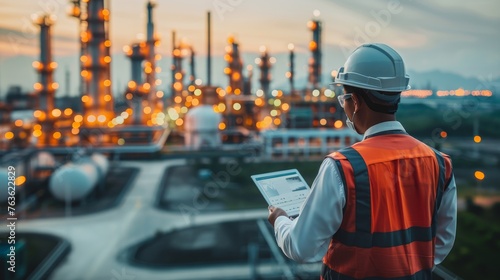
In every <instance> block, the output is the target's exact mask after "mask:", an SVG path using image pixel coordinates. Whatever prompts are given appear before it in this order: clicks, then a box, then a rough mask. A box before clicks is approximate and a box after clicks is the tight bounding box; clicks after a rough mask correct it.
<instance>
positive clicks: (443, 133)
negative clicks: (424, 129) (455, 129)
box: [439, 130, 448, 138]
mask: <svg viewBox="0 0 500 280" xmlns="http://www.w3.org/2000/svg"><path fill="white" fill-rule="evenodd" d="M439 135H440V136H441V138H446V137H447V136H448V133H446V131H444V130H443V131H441V133H439Z"/></svg>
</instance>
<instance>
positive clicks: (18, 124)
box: [14, 120, 23, 127]
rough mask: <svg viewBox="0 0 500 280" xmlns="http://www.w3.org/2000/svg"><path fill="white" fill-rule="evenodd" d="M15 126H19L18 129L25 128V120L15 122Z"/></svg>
mask: <svg viewBox="0 0 500 280" xmlns="http://www.w3.org/2000/svg"><path fill="white" fill-rule="evenodd" d="M14 125H15V126H18V127H21V126H23V120H16V121H15V122H14Z"/></svg>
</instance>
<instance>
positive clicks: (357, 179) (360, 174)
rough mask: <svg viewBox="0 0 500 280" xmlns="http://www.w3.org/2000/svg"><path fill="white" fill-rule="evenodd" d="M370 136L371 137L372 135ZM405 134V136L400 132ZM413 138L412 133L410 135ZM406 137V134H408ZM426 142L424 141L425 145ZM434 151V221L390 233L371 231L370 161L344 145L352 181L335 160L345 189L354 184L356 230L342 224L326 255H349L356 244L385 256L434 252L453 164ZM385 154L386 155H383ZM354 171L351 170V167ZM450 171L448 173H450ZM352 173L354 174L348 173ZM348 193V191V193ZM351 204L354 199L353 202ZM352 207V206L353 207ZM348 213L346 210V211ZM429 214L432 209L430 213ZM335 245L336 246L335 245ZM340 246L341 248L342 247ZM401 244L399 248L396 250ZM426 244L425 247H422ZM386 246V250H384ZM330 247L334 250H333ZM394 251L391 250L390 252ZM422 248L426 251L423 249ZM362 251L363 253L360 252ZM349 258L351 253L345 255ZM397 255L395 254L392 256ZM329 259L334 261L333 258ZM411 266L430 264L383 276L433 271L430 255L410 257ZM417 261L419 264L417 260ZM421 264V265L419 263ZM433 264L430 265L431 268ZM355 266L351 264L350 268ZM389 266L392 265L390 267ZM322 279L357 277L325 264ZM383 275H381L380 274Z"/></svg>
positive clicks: (418, 275) (421, 274)
mask: <svg viewBox="0 0 500 280" xmlns="http://www.w3.org/2000/svg"><path fill="white" fill-rule="evenodd" d="M387 134H406V133H402V132H401V131H389V132H386V133H383V134H379V135H387ZM379 135H373V136H379ZM373 136H371V137H373ZM401 136H402V135H401ZM407 137H410V138H411V136H407ZM405 138H406V137H405ZM422 145H423V144H422ZM427 151H428V152H426V153H427V154H429V152H430V151H429V150H427ZM433 151H434V156H435V158H436V161H437V163H438V164H437V165H438V169H439V171H438V176H439V178H438V179H437V182H436V183H437V184H436V186H435V187H436V193H435V194H436V197H435V202H434V209H433V211H432V216H431V219H432V221H431V223H430V227H427V226H426V227H422V226H411V227H409V228H405V229H401V230H395V231H389V232H373V233H372V220H371V219H372V213H371V212H372V206H371V191H370V180H369V172H368V168H367V164H366V162H365V160H364V159H363V157H362V156H361V154H360V153H359V152H358V151H357V150H356V149H354V148H351V147H349V148H345V149H342V150H341V151H339V152H338V153H340V154H341V155H343V156H344V157H345V159H347V161H348V162H349V167H350V168H352V175H353V177H354V178H349V181H348V180H346V178H345V176H351V175H348V174H345V173H346V172H347V171H346V170H344V167H343V166H342V164H340V160H337V159H336V160H335V162H336V163H337V166H338V167H339V171H340V172H341V175H343V176H342V179H343V181H344V188H346V186H347V185H348V184H349V183H350V184H353V185H354V192H355V205H354V209H355V210H354V212H355V218H354V220H353V222H354V224H355V230H354V231H347V230H345V229H344V228H343V227H341V228H340V229H339V230H338V231H337V233H336V234H335V235H334V237H333V238H334V239H335V241H333V240H332V243H331V244H330V248H329V252H328V253H327V256H329V257H332V258H337V257H338V256H337V257H334V255H329V253H330V254H335V251H337V252H343V253H344V254H346V253H347V254H349V250H351V249H349V247H354V248H358V249H354V250H359V251H360V252H365V251H364V250H372V251H374V252H376V253H374V255H377V254H378V255H380V254H381V255H383V254H384V252H386V251H384V250H389V251H387V252H389V253H391V252H393V253H394V252H395V253H397V252H401V251H402V252H406V250H409V252H412V250H416V252H419V253H422V252H424V255H425V252H429V254H431V255H432V256H433V255H434V253H433V252H434V248H433V246H432V247H431V246H429V245H427V244H431V243H432V244H433V239H434V237H435V236H436V219H437V211H438V209H439V205H440V203H441V198H442V194H443V190H444V188H445V183H446V184H447V183H449V180H446V177H448V176H447V175H448V174H450V176H451V170H450V172H449V173H448V172H446V169H445V167H448V166H450V167H451V163H449V162H446V161H445V159H444V157H443V156H442V155H441V153H440V152H438V151H436V150H433ZM381 156H383V155H381ZM348 171H349V172H351V170H348ZM447 173H448V174H447ZM349 174H351V173H349ZM345 193H346V195H347V192H345ZM346 201H349V199H348V198H347V197H346ZM351 203H352V202H351ZM351 207H352V206H351ZM344 213H345V212H344ZM429 213H430V212H429ZM334 242H335V243H334ZM332 246H333V247H334V248H333V247H332ZM339 246H340V247H339ZM398 246H399V248H400V249H397V247H398ZM422 246H423V247H422ZM391 247H394V248H395V249H391ZM384 248H387V249H384ZM330 250H331V251H330ZM391 250H392V251H391ZM422 250H423V251H422ZM337 254H339V253H337ZM361 254H362V253H361ZM327 256H325V259H324V263H325V264H327V263H328V260H327V259H326V258H327ZM354 256H356V253H354V255H353V256H351V257H354ZM345 257H346V258H348V257H349V256H347V255H345ZM393 257H394V256H393ZM401 258H405V256H404V255H401ZM330 261H333V259H331V260H330ZM407 262H408V265H410V266H412V267H413V269H412V271H414V270H415V269H418V267H420V265H423V264H424V263H427V265H424V266H423V267H421V270H419V271H414V272H413V275H407V276H401V277H387V278H384V279H428V278H429V276H430V274H431V271H430V269H431V268H432V264H430V263H429V262H430V261H429V256H428V255H426V257H425V261H424V262H423V263H422V260H421V261H418V260H415V259H411V260H410V259H409V260H407ZM414 262H416V263H414ZM419 264H420V265H419ZM429 266H430V267H429ZM351 268H352V267H351ZM389 268H390V266H389ZM322 274H323V277H322V278H323V279H355V278H353V277H352V275H345V274H342V273H339V272H337V271H335V270H332V269H330V268H329V267H328V266H327V265H324V268H323V273H322ZM381 277H382V276H381ZM366 279H377V278H373V277H371V278H370V277H368V278H366Z"/></svg>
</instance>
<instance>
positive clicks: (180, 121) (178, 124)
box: [175, 119, 184, 126]
mask: <svg viewBox="0 0 500 280" xmlns="http://www.w3.org/2000/svg"><path fill="white" fill-rule="evenodd" d="M183 123H184V121H183V120H182V119H177V120H175V124H176V125H177V126H181V125H182V124H183Z"/></svg>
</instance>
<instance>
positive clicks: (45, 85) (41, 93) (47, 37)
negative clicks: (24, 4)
mask: <svg viewBox="0 0 500 280" xmlns="http://www.w3.org/2000/svg"><path fill="white" fill-rule="evenodd" d="M34 23H35V24H36V25H38V26H40V61H35V62H33V67H34V68H35V69H36V71H37V72H38V82H37V83H35V85H34V89H35V91H36V92H37V95H38V99H37V107H36V108H38V110H36V111H35V113H34V114H35V117H36V118H37V119H38V121H39V123H40V125H41V133H38V136H39V141H38V144H40V145H46V144H48V143H50V142H52V141H50V140H51V139H52V131H53V123H54V121H55V119H56V118H57V117H58V116H57V113H56V111H54V94H55V91H56V89H57V88H58V87H59V85H58V84H57V83H55V82H54V79H53V72H54V69H55V68H56V67H57V63H56V62H54V61H52V48H51V47H52V46H51V43H52V39H51V25H52V24H53V21H52V19H51V17H50V16H49V15H43V16H40V17H39V18H37V19H36V20H35V21H34Z"/></svg>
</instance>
